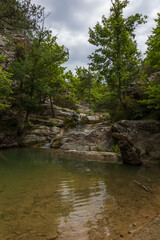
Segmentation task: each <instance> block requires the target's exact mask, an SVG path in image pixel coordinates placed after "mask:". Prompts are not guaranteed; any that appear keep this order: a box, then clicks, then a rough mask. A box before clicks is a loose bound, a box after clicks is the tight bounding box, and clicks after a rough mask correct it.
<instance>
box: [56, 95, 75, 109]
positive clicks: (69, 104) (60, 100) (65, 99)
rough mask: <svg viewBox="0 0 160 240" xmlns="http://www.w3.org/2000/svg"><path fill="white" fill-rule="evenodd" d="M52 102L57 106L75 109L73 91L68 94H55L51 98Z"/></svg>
mask: <svg viewBox="0 0 160 240" xmlns="http://www.w3.org/2000/svg"><path fill="white" fill-rule="evenodd" d="M53 101H54V104H56V105H57V106H61V107H64V108H70V109H73V110H76V109H77V106H76V104H77V98H76V96H75V95H74V93H70V94H69V95H66V94H64V93H63V94H57V95H55V96H54V98H53Z"/></svg>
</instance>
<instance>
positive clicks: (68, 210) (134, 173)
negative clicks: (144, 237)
mask: <svg viewBox="0 0 160 240" xmlns="http://www.w3.org/2000/svg"><path fill="white" fill-rule="evenodd" d="M1 155H3V161H0V226H1V227H0V239H2V240H7V239H10V240H16V239H20V240H47V239H59V240H62V239H63V240H66V239H68V240H71V239H74V240H79V239H80V240H85V239H89V240H94V239H95V240H96V239H108V240H110V239H121V236H124V239H125V240H126V239H128V238H129V239H130V236H129V235H128V232H129V231H134V230H136V229H137V228H139V227H140V226H141V225H143V224H145V223H146V222H147V221H149V220H150V219H151V218H152V217H154V216H155V215H156V214H157V213H158V212H159V196H160V191H159V186H160V185H159V182H160V174H159V169H154V168H152V169H149V171H148V170H147V169H146V168H143V167H142V168H133V167H128V166H120V167H118V168H117V167H115V165H108V164H104V163H96V162H85V161H83V162H80V161H76V160H75V161H74V160H70V161H68V160H65V159H59V158H56V157H55V156H54V154H53V152H52V151H51V150H48V149H47V150H46V149H39V150H34V151H33V150H31V151H29V150H28V149H27V150H9V151H3V152H1ZM4 159H5V160H4ZM134 179H138V180H139V181H140V182H143V183H144V184H145V185H146V186H148V185H149V187H151V184H152V188H153V190H154V191H153V193H152V194H151V193H148V192H146V191H144V189H141V188H140V187H139V186H137V185H135V183H134V182H133V181H134ZM149 179H152V181H151V182H149ZM147 184H148V185H147ZM135 226H136V227H135Z"/></svg>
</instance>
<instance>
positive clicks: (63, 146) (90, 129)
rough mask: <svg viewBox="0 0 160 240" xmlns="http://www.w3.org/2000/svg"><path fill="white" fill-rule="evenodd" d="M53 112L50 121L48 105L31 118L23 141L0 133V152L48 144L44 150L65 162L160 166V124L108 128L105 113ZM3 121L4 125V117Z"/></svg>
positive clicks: (126, 122) (130, 123)
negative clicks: (7, 149)
mask: <svg viewBox="0 0 160 240" xmlns="http://www.w3.org/2000/svg"><path fill="white" fill-rule="evenodd" d="M54 108H55V112H56V118H53V117H52V113H51V109H50V106H49V104H46V105H45V111H44V112H43V115H32V116H31V117H30V125H31V126H30V128H29V130H28V131H27V133H26V135H25V136H24V138H23V139H20V138H16V136H15V137H14V134H13V132H12V134H10V135H9V133H6V132H3V131H1V134H0V148H10V147H20V146H21V147H45V145H46V144H47V145H46V147H48V146H49V147H51V148H52V149H53V151H55V153H56V154H59V155H61V156H64V157H66V158H70V157H71V158H79V159H86V160H87V159H89V160H91V159H92V160H100V161H106V162H110V163H118V164H119V163H122V162H123V163H127V164H131V165H140V164H149V165H150V164H158V165H159V164H160V148H159V146H160V121H155V120H134V121H133V120H122V121H119V122H117V123H115V124H110V121H109V120H108V114H107V113H106V114H102V113H97V114H93V113H91V112H89V111H88V112H87V111H86V112H84V111H83V112H79V113H78V112H76V111H74V110H70V109H67V108H60V107H57V106H54ZM83 110H84V109H83ZM85 110H86V109H85ZM3 118H4V120H3ZM3 118H2V119H1V120H2V121H4V122H5V120H6V118H7V116H5V117H4V116H3ZM8 118H9V117H8Z"/></svg>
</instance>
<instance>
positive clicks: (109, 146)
mask: <svg viewBox="0 0 160 240" xmlns="http://www.w3.org/2000/svg"><path fill="white" fill-rule="evenodd" d="M52 147H53V148H60V149H61V150H77V151H103V152H105V151H107V152H108V151H109V152H112V151H113V139H112V133H111V130H110V128H109V127H108V126H107V123H106V122H105V123H97V124H94V125H93V124H88V125H85V127H83V128H80V129H78V130H76V131H71V132H70V131H69V132H68V133H66V134H65V136H64V137H63V138H62V139H57V140H56V141H54V142H53V145H52Z"/></svg>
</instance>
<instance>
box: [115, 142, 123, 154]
mask: <svg viewBox="0 0 160 240" xmlns="http://www.w3.org/2000/svg"><path fill="white" fill-rule="evenodd" d="M113 151H114V152H115V153H117V154H121V151H120V148H119V146H118V144H115V145H114V146H113Z"/></svg>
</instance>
